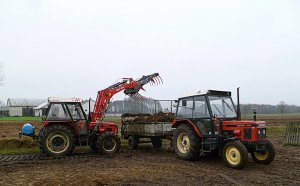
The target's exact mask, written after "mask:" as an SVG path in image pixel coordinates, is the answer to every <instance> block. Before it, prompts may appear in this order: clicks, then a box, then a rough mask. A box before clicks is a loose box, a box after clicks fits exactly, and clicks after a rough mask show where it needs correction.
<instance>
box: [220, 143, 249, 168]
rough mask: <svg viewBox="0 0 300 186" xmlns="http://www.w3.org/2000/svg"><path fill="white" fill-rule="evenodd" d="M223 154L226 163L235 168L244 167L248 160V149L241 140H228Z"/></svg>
mask: <svg viewBox="0 0 300 186" xmlns="http://www.w3.org/2000/svg"><path fill="white" fill-rule="evenodd" d="M222 155H223V156H222V157H223V159H224V161H225V163H226V165H227V166H228V167H231V168H234V169H242V168H243V167H244V166H245V165H246V164H247V162H248V151H247V149H246V147H245V145H244V144H243V143H241V142H240V141H236V140H235V141H229V142H227V143H226V144H225V145H224V147H223V154H222Z"/></svg>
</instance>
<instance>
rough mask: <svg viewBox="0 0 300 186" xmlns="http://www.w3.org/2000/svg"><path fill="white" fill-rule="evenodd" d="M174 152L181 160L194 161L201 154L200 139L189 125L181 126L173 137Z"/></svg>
mask: <svg viewBox="0 0 300 186" xmlns="http://www.w3.org/2000/svg"><path fill="white" fill-rule="evenodd" d="M173 145H174V151H175V153H176V154H177V156H178V157H179V158H180V159H184V160H194V159H196V158H197V157H198V156H199V153H200V138H199V137H198V136H197V134H196V132H195V130H194V129H193V128H192V127H190V126H188V125H184V124H182V125H180V126H179V127H177V128H176V130H175V132H174V136H173Z"/></svg>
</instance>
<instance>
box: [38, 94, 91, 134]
mask: <svg viewBox="0 0 300 186" xmlns="http://www.w3.org/2000/svg"><path fill="white" fill-rule="evenodd" d="M48 101H49V106H48V109H47V112H46V115H45V116H43V124H44V125H49V124H51V123H65V124H68V125H69V126H71V127H72V128H74V129H75V131H74V132H76V133H78V134H79V135H87V134H88V121H87V117H86V115H85V113H84V110H83V108H82V105H81V102H82V101H81V99H80V98H70V99H69V98H53V97H50V98H49V99H48ZM74 126H75V127H74Z"/></svg>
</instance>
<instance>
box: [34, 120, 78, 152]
mask: <svg viewBox="0 0 300 186" xmlns="http://www.w3.org/2000/svg"><path fill="white" fill-rule="evenodd" d="M39 147H40V149H41V152H42V153H44V154H46V155H49V156H55V157H59V156H68V155H71V154H72V152H73V150H74V148H75V136H74V134H73V133H72V132H71V130H70V128H69V127H67V126H65V125H50V126H46V127H44V128H43V129H42V130H41V132H40V135H39Z"/></svg>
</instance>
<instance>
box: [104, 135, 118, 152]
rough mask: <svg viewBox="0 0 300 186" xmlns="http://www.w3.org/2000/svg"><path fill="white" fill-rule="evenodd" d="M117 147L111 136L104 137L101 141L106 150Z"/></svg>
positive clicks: (110, 150) (111, 150)
mask: <svg viewBox="0 0 300 186" xmlns="http://www.w3.org/2000/svg"><path fill="white" fill-rule="evenodd" d="M116 147H117V142H116V140H115V139H113V138H109V139H105V140H104V141H103V149H104V150H105V151H106V152H113V151H114V150H115V149H116Z"/></svg>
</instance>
